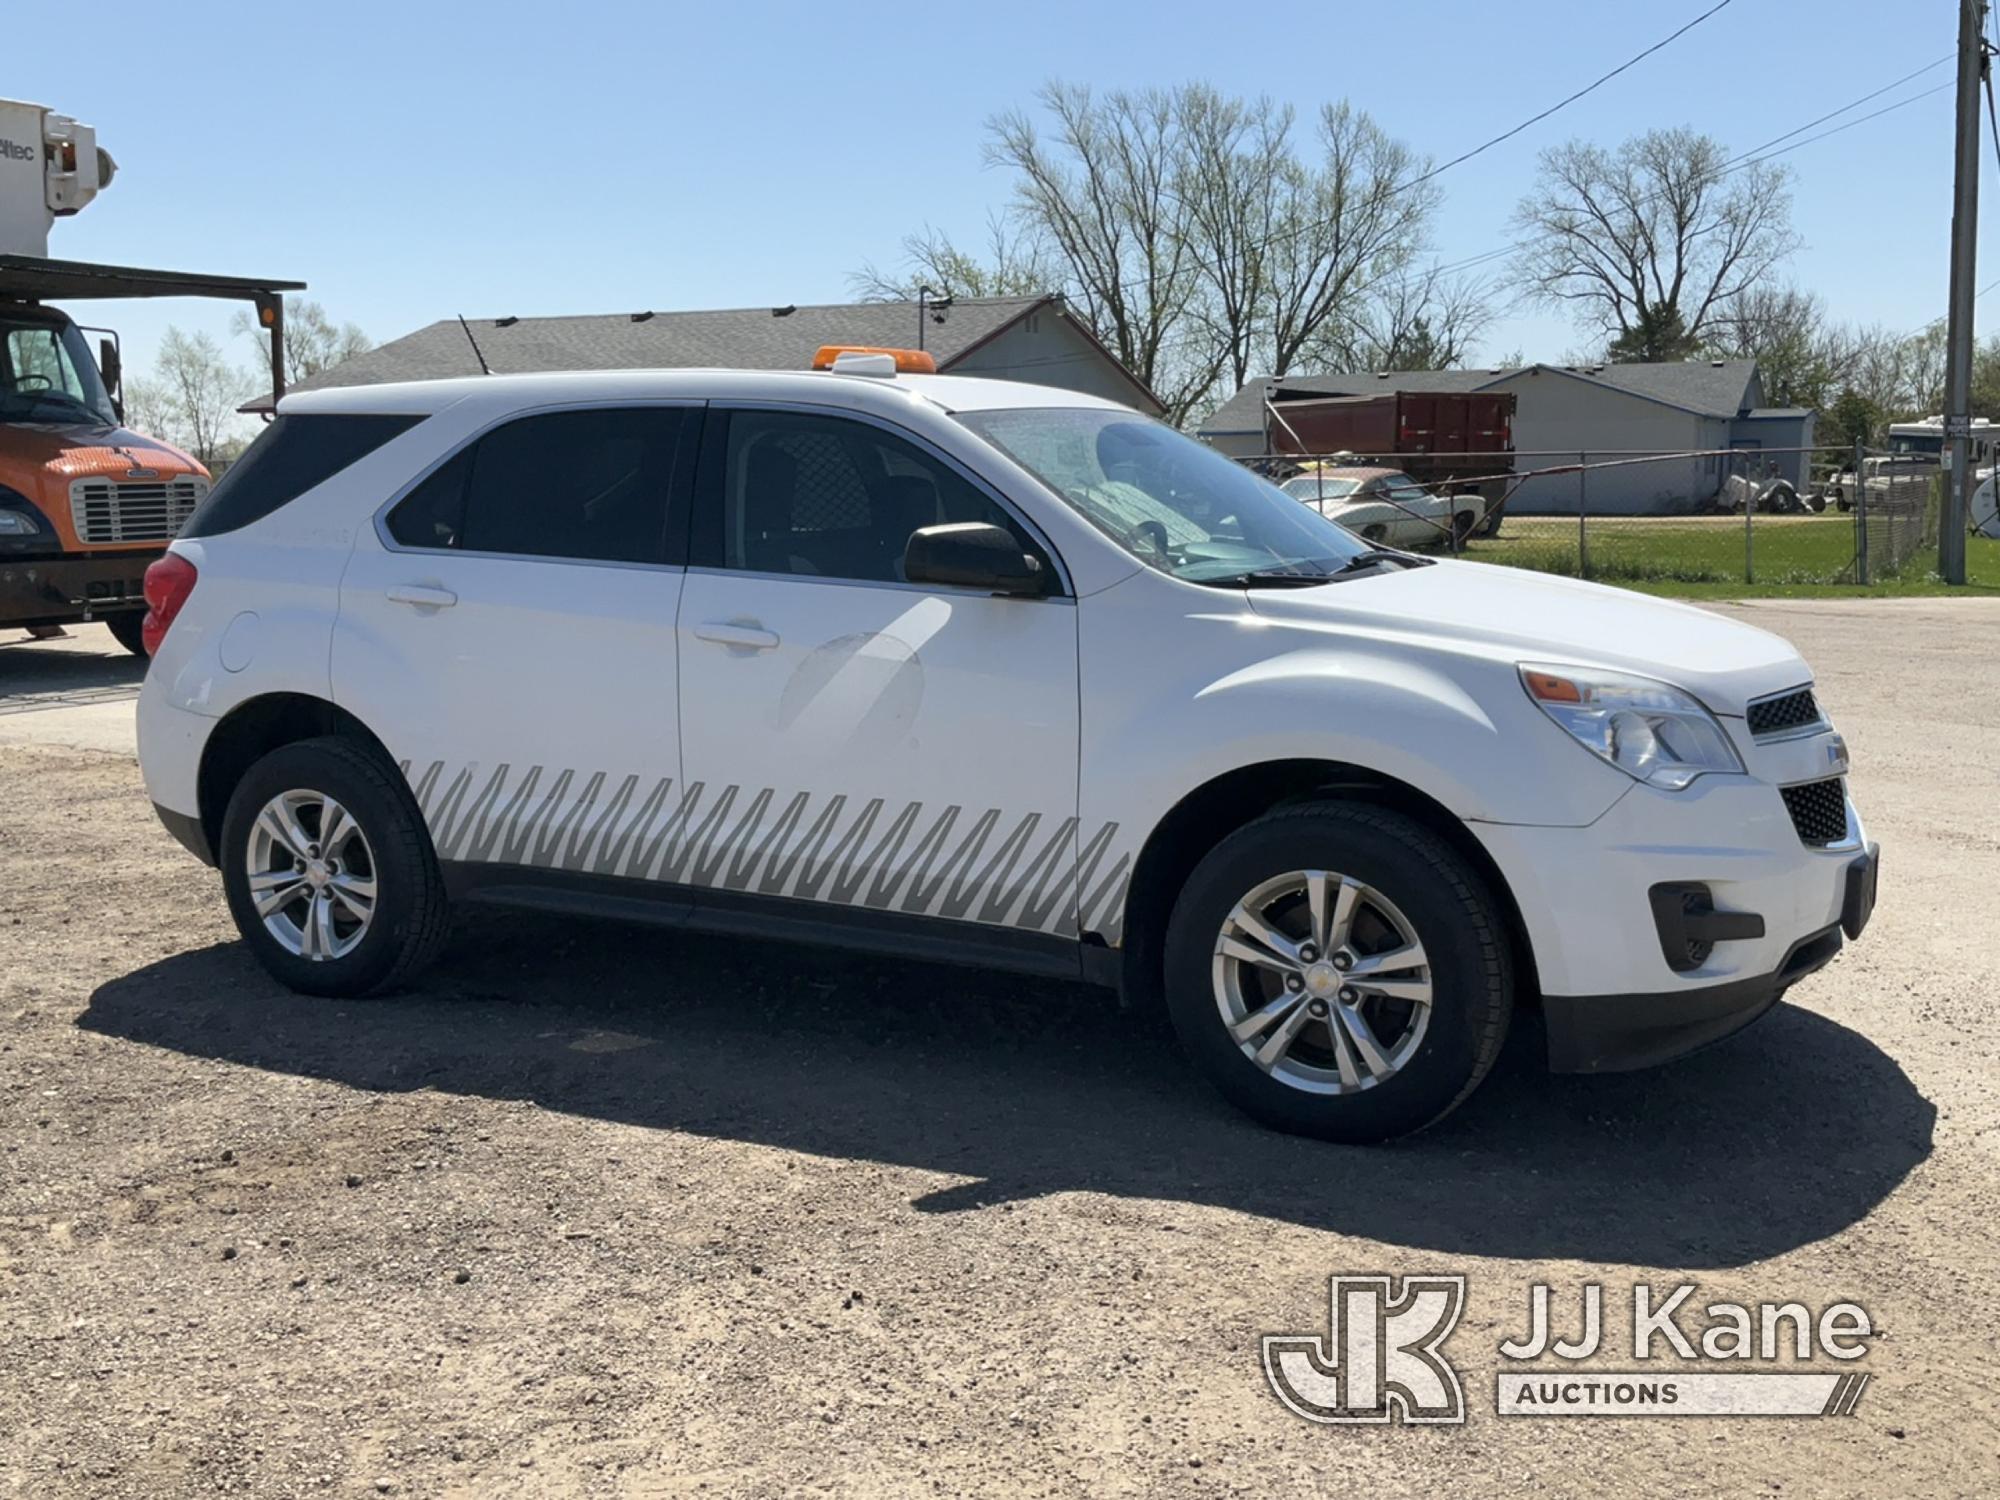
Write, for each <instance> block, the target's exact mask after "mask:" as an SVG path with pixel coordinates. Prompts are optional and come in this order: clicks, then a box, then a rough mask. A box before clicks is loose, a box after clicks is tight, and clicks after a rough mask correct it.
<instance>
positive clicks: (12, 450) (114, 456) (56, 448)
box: [0, 422, 208, 488]
mask: <svg viewBox="0 0 2000 1500" xmlns="http://www.w3.org/2000/svg"><path fill="white" fill-rule="evenodd" d="M135 468H139V469H153V470H156V471H157V472H158V474H159V476H160V477H161V478H163V479H165V478H172V477H173V476H175V475H177V474H200V475H202V476H204V477H206V476H207V474H208V470H207V469H205V468H203V467H202V466H201V465H200V464H199V463H197V462H196V461H195V460H194V459H193V458H191V457H189V456H188V455H187V454H186V453H183V452H182V451H181V450H180V449H178V448H176V447H174V446H173V445H171V444H169V443H163V442H161V441H160V440H159V439H158V438H153V437H147V436H146V435H145V434H144V433H142V432H134V431H133V430H132V429H131V428H129V427H112V426H109V425H106V424H104V423H99V422H4V423H0V474H7V473H12V474H17V475H25V474H26V473H29V472H32V471H34V470H38V469H47V470H52V471H53V472H54V473H56V474H57V475H59V476H61V477H62V478H63V479H64V480H70V479H81V478H84V477H87V476H90V475H104V476H106V477H109V478H112V479H119V478H123V477H124V476H125V475H126V474H127V473H129V472H130V471H131V470H132V469H135ZM16 487H17V488H18V487H19V486H16Z"/></svg>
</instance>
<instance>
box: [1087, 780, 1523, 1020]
mask: <svg viewBox="0 0 2000 1500" xmlns="http://www.w3.org/2000/svg"><path fill="white" fill-rule="evenodd" d="M1322 799H1339V800H1343V801H1349V802H1364V803H1369V804H1372V805H1374V806H1377V807H1386V808H1390V809H1392V810H1394V811H1397V812H1400V813H1402V814H1403V815H1404V816H1405V817H1408V818H1411V819H1413V820H1414V821H1416V822H1418V823H1421V824H1423V825H1424V826H1425V827H1426V828H1428V829H1429V830H1431V831H1432V832H1433V833H1436V834H1437V835H1438V836H1439V837H1441V838H1442V839H1444V840H1445V842H1446V843H1448V844H1450V845H1451V847H1452V848H1453V849H1454V850H1456V851H1457V852H1458V853H1459V854H1460V855H1462V856H1463V857H1464V858H1465V860H1466V862H1467V863H1468V864H1470V865H1471V866H1472V868H1473V869H1474V870H1476V871H1478V872H1479V873H1480V875H1481V876H1482V877H1484V879H1485V880H1486V882H1487V884H1488V886H1489V887H1490V888H1491V889H1492V891H1493V895H1494V899H1495V900H1497V901H1498V902H1499V903H1500V913H1501V917H1502V919H1503V921H1504V922H1505V923H1506V927H1507V941H1508V945H1509V947H1510V949H1511V950H1512V954H1513V958H1514V962H1515V966H1516V967H1515V971H1514V972H1515V973H1516V975H1518V976H1519V978H1520V981H1521V982H1520V987H1519V993H1520V994H1521V995H1522V996H1523V997H1528V996H1533V995H1535V994H1538V993H1539V992H1540V985H1539V982H1538V980H1537V977H1536V970H1535V957H1534V950H1533V948H1532V946H1531V945H1530V943H1529V941H1528V933H1527V926H1526V923H1525V922H1524V921H1523V920H1522V917H1521V910H1520V906H1519V905H1518V903H1517V902H1516V901H1515V899H1514V893H1513V891H1512V889H1511V888H1510V887H1509V886H1508V883H1507V878H1506V876H1505V875H1504V874H1503V873H1502V872H1501V870H1500V867H1499V865H1498V864H1496V863H1495V862H1494V859H1493V856H1492V855H1491V854H1489V853H1488V852H1487V850H1486V847H1485V845H1483V844H1482V843H1481V842H1480V841H1479V839H1478V837H1477V836H1476V835H1474V833H1473V832H1472V830H1471V829H1470V828H1468V827H1467V826H1466V825H1465V822H1464V820H1463V819H1461V818H1459V817H1458V816H1457V815H1456V814H1455V813H1453V812H1452V811H1451V810H1450V809H1449V808H1448V807H1446V806H1445V805H1444V804H1443V803H1441V802H1439V801H1438V800H1437V799H1436V798H1435V797H1432V796H1431V795H1430V794H1428V793H1427V792H1424V791H1421V790H1420V789H1418V788H1417V787H1414V786H1412V785H1410V784H1409V783H1408V782H1406V781H1402V780H1399V779H1398V778H1396V777H1394V776H1389V775H1386V774H1385V773H1383V772H1380V771H1376V770H1372V769H1370V768H1369V767H1366V766H1359V765H1352V764H1348V763H1345V762H1341V761H1327V760H1311V759H1292V760H1274V761H1262V762H1259V763H1257V764H1254V765H1247V766H1239V767H1237V768H1236V769H1234V770H1230V771H1226V772H1223V773H1222V774H1220V775H1218V776H1215V777H1213V778H1211V779H1210V780H1208V781H1206V782H1204V783H1203V784H1202V785H1200V786H1198V787H1196V788H1194V789H1193V790H1192V791H1190V792H1188V793H1187V795H1186V796H1184V797H1182V798H1181V799H1180V801H1178V802H1177V803H1175V804H1174V805H1173V807H1171V808H1170V809H1168V811H1167V813H1166V815H1165V816H1163V817H1162V818H1161V819H1160V820H1159V821H1158V822H1157V823H1155V824H1154V825H1153V829H1152V832H1151V833H1149V834H1148V835H1147V837H1146V841H1145V843H1144V844H1143V845H1142V846H1141V847H1140V850H1139V855H1138V858H1137V859H1136V860H1135V861H1134V863H1133V867H1132V880H1131V884H1130V886H1129V888H1128V890H1127V893H1126V898H1125V918H1124V926H1123V934H1122V962H1121V965H1120V973H1119V982H1120V984H1121V986H1122V989H1123V992H1124V995H1125V997H1126V999H1127V1001H1128V1002H1140V1003H1153V1002H1155V1001H1157V1000H1158V998H1159V996H1160V992H1161V989H1160V987H1161V977H1162V970H1161V965H1162V963H1163V962H1164V955H1165V950H1166V929H1167V919H1168V917H1169V916H1170V914H1171V913H1172V910H1173V903H1174V900H1175V898H1176V897H1177V896H1178V895H1179V893H1180V890H1181V888H1182V887H1183V886H1184V885H1185V884H1186V883H1187V877H1188V876H1189V875H1190V874H1191V873H1192V872H1193V870H1194V867H1195V866H1196V865H1197V864H1198V863H1200V861H1201V859H1202V857H1203V856H1204V855H1205V854H1207V853H1208V851H1209V850H1210V849H1213V848H1214V847H1215V845H1216V844H1217V843H1218V842H1220V841H1221V840H1222V839H1224V838H1226V837H1228V835H1229V834H1231V833H1233V832H1235V831H1236V830H1237V829H1238V828H1241V827H1242V826H1243V825H1244V824H1246V823H1248V822H1251V821H1252V820H1253V819H1256V818H1259V817H1262V816H1263V815H1264V814H1265V813H1268V812H1271V811H1273V810H1275V809H1277V808H1280V807H1286V806H1291V805H1294V804H1297V803H1301V802H1309V801H1315V800H1322Z"/></svg>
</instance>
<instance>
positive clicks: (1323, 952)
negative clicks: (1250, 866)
mask: <svg viewBox="0 0 2000 1500" xmlns="http://www.w3.org/2000/svg"><path fill="white" fill-rule="evenodd" d="M1214 954H1215V959H1214V988H1215V1003H1216V1007H1217V1009H1218V1010H1219V1011H1220V1012H1221V1015H1222V1021H1223V1024H1224V1025H1225V1026H1227V1027H1228V1028H1229V1034H1230V1036H1231V1038H1232V1039H1233V1040H1234V1041H1235V1042H1236V1044H1237V1046H1238V1047H1239V1048H1241V1049H1242V1052H1243V1055H1244V1056H1245V1057H1247V1058H1248V1059H1249V1060H1250V1061H1251V1062H1253V1063H1254V1064H1256V1066H1257V1067H1259V1068H1261V1069H1262V1070H1263V1071H1264V1072H1266V1073H1268V1074H1270V1075H1271V1076H1272V1077H1273V1078H1275V1079H1277V1080H1278V1081H1280V1082H1282V1083H1285V1084H1287V1085H1289V1086H1291V1087H1293V1088H1296V1089H1301V1090H1303V1091H1305V1092H1308V1093H1315V1094H1353V1093H1359V1092H1360V1091H1362V1090H1364V1089H1370V1088H1374V1087H1376V1086H1377V1085H1379V1084H1381V1083H1383V1082H1385V1081H1386V1080H1387V1079H1389V1078H1392V1077H1394V1076H1395V1075H1396V1073H1397V1072H1399V1071H1400V1070H1401V1069H1402V1068H1403V1067H1404V1066H1405V1065H1406V1064H1407V1063H1408V1062H1409V1061H1410V1059H1411V1058H1412V1057H1413V1056H1414V1055H1415V1054H1416V1051H1417V1049H1418V1048H1419V1047H1420V1046H1422V1045H1423V1039H1424V1034H1425V1032H1426V1031H1427V1030H1428V1029H1429V1026H1430V1016H1431V998H1432V992H1431V971H1430V963H1429V960H1428V959H1427V957H1426V956H1425V953H1424V945H1423V942H1422V940H1421V939H1420V938H1419V937H1418V934H1417V931H1416V928H1415V927H1414V926H1413V925H1412V924H1411V923H1410V920H1409V918H1407V917H1406V916H1404V915H1403V913H1402V912H1401V911H1399V910H1397V908H1396V906H1395V903H1394V902H1392V901H1390V900H1389V898H1388V897H1386V896H1385V895H1383V894H1382V893H1381V892H1380V891H1378V890H1376V889H1374V888H1373V887H1372V886H1368V885H1365V884H1363V883H1361V882H1360V881H1357V880H1353V879H1351V878H1349V877H1347V876H1345V875H1341V874H1338V873H1336V872H1334V871H1330V870H1294V871H1291V872H1289V873H1287V874H1284V875H1279V876H1277V877H1275V878H1273V879H1270V880H1267V881H1264V882H1263V883H1262V884H1260V885H1258V886H1257V887H1256V888H1255V889H1254V890H1252V891H1250V892H1249V893H1248V894H1246V895H1245V896H1244V897H1243V899H1242V900H1240V901H1239V902H1237V903H1236V905H1235V906H1234V907H1233V908H1232V909H1231V910H1230V913H1229V915H1228V916H1227V917H1225V918H1224V919H1223V923H1222V928H1221V930H1220V931H1219V932H1218V933H1217V934H1216V940H1215V950H1214Z"/></svg>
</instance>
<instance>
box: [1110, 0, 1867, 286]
mask: <svg viewBox="0 0 2000 1500" xmlns="http://www.w3.org/2000/svg"><path fill="white" fill-rule="evenodd" d="M1733 3H1734V0H1718V3H1716V4H1714V5H1711V6H1710V7H1709V8H1708V9H1707V10H1705V11H1703V12H1702V13H1701V14H1700V15H1698V16H1696V17H1695V18H1694V19H1693V20H1692V21H1688V22H1686V23H1685V24H1684V25H1682V26H1680V27H1679V28H1678V29H1677V30H1675V31H1673V32H1670V33H1669V34H1668V35H1666V36H1664V37H1661V38H1660V40H1659V41H1657V42H1655V43H1653V44H1652V46H1650V47H1647V48H1646V49H1645V50H1644V51H1641V52H1635V53H1633V54H1632V56H1630V57H1628V58H1626V59H1625V61H1624V62H1622V63H1620V64H1619V65H1618V66H1617V67H1615V68H1613V69H1612V70H1611V71H1610V72H1608V73H1606V74H1604V75H1603V76H1602V77H1601V78H1598V79H1595V80H1594V81H1592V82H1590V83H1588V84H1585V85H1584V86H1583V87H1582V88H1580V89H1578V90H1577V91H1576V92H1575V93H1573V94H1571V95H1569V96H1568V97H1567V98H1564V99H1560V100H1558V101H1557V102H1556V103H1554V104H1551V105H1550V106H1549V107H1548V108H1547V109H1545V110H1543V111H1542V112H1541V113H1540V114H1537V115H1532V116H1530V117H1529V118H1528V119H1525V120H1523V121H1521V123H1520V124H1518V125H1516V126H1514V127H1513V128H1512V129H1509V130H1504V131H1502V132H1501V133H1500V134H1499V135H1496V136H1494V137H1492V138H1491V139H1490V140H1485V141H1481V142H1480V143H1479V144H1478V145H1477V146H1474V147H1473V148H1472V149H1471V150H1470V151H1465V152H1461V153H1460V154H1459V155H1457V156H1454V157H1453V158H1452V159H1451V160H1450V161H1447V162H1445V163H1443V164H1442V165H1441V166H1436V167H1432V168H1430V169H1429V170H1428V171H1425V172H1422V173H1420V174H1418V175H1417V176H1415V177H1410V178H1407V179H1405V180H1404V181H1402V182H1392V183H1390V184H1389V185H1388V186H1387V187H1385V188H1383V189H1382V190H1381V191H1380V192H1378V193H1377V194H1376V195H1375V196H1374V197H1372V198H1370V199H1368V200H1367V201H1366V202H1365V203H1363V204H1361V205H1360V207H1359V208H1358V209H1356V210H1352V211H1353V212H1359V213H1366V212H1368V211H1369V210H1370V209H1373V208H1374V207H1375V206H1376V205H1377V204H1380V203H1386V202H1388V201H1389V200H1390V199H1391V198H1396V197H1400V196H1401V195H1402V194H1404V193H1407V192H1408V191H1409V190H1410V189H1411V188H1414V187H1418V186H1421V185H1422V184H1423V183H1426V182H1429V181H1430V180H1431V179H1432V178H1433V177H1436V176H1438V175H1439V174H1441V173H1444V172H1448V171H1450V170H1451V169H1452V168H1453V167H1455V166H1458V165H1459V164H1460V163H1461V162H1467V161H1470V160H1472V158H1473V157H1475V156H1477V155H1479V154H1480V153H1481V152H1482V151H1488V150H1491V149H1492V148H1493V147H1495V146H1497V145H1499V144H1500V143H1501V142H1502V141H1505V140H1509V139H1511V138H1513V137H1514V136H1517V135H1519V134H1520V133H1521V132H1522V131H1524V130H1526V129H1527V128H1528V127H1529V126H1531V125H1536V124H1539V123H1540V122H1541V121H1543V120H1546V119H1547V118H1548V117H1549V116H1550V115H1553V114H1555V113H1557V112H1558V111H1560V110H1563V109H1566V108H1568V107H1569V106H1570V105H1572V104H1574V103H1575V102H1576V101H1577V100H1579V99H1581V98H1583V96H1584V95H1586V94H1588V93H1590V92H1592V91H1593V90H1595V89H1598V88H1601V87H1602V86H1603V85H1605V84H1607V83H1609V82H1610V81H1611V80H1612V79H1614V78H1616V77H1617V76H1618V75H1619V74H1620V73H1623V72H1625V71H1626V70H1627V69H1628V68H1631V67H1633V66H1634V65H1636V64H1637V63H1640V62H1642V61H1644V60H1645V59H1646V58H1648V57H1651V56H1652V55H1653V54H1654V53H1655V52H1658V51H1659V50H1660V49H1661V48H1662V47H1665V46H1667V45H1669V44H1670V43H1672V42H1674V41H1677V40H1679V39H1680V38H1681V37H1683V36H1685V35H1687V33H1688V32H1690V31H1692V30H1694V28H1695V27H1697V26H1699V25H1701V23H1702V22H1703V21H1706V20H1707V19H1708V18H1709V17H1710V16H1712V15H1714V14H1715V13H1716V12H1717V11H1719V10H1725V9H1727V8H1728V7H1729V6H1730V5H1731V4H1733ZM1893 86H1894V85H1891V87H1893ZM1835 113H1836V114H1838V113H1839V111H1838V110H1836V111H1835ZM1336 222H1338V217H1337V216H1336V217H1335V218H1327V219H1320V220H1316V221H1314V222H1311V223H1307V224H1300V225H1297V226H1295V227H1293V228H1290V229H1280V230H1278V231H1277V232H1276V233H1274V234H1271V235H1267V236H1266V237H1265V238H1263V239H1261V240H1256V241H1253V242H1252V243H1251V244H1250V245H1248V246H1246V247H1245V248H1246V249H1257V250H1268V249H1269V248H1270V247H1271V246H1273V245H1275V244H1277V243H1278V242H1279V241H1281V240H1287V239H1296V238H1297V237H1298V236H1299V235H1302V234H1306V233H1308V232H1310V231H1311V230H1314V229H1322V228H1324V227H1326V226H1327V225H1329V224H1333V223H1336ZM1146 284H1147V278H1146V277H1143V276H1135V277H1133V278H1131V279H1130V280H1127V281H1117V282H1113V283H1112V284H1111V285H1110V286H1109V287H1108V288H1106V290H1107V291H1121V292H1122V291H1130V290H1132V289H1134V288H1136V287H1141V286H1144V285H1146Z"/></svg>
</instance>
